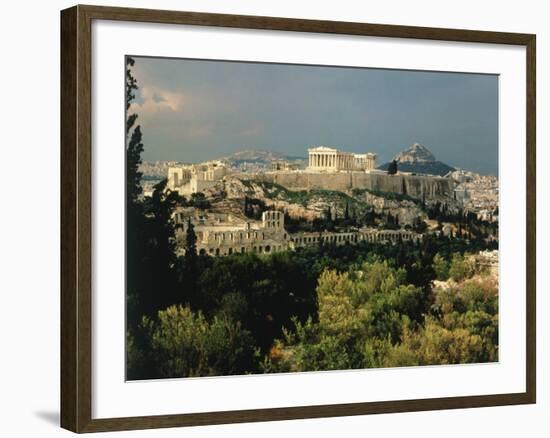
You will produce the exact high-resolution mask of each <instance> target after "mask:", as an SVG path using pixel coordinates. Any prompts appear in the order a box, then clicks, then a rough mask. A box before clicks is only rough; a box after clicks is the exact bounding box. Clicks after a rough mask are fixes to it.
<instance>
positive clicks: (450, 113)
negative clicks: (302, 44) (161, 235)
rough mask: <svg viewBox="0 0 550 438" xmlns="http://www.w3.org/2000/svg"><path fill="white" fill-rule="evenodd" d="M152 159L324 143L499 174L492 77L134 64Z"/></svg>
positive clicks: (300, 149)
mask: <svg viewBox="0 0 550 438" xmlns="http://www.w3.org/2000/svg"><path fill="white" fill-rule="evenodd" d="M135 60H136V63H135V65H134V68H133V74H134V76H135V77H136V79H137V81H138V85H139V87H140V88H139V90H138V92H137V93H136V99H135V102H134V104H133V105H132V107H131V109H130V111H132V112H137V113H138V116H139V118H138V121H139V123H140V124H141V125H142V129H143V137H144V144H145V151H144V154H143V158H144V159H145V160H148V161H157V160H178V161H186V162H198V161H204V160H208V159H213V158H219V157H222V156H226V155H229V154H230V153H232V152H236V151H239V150H243V149H263V150H271V151H277V152H282V153H284V154H287V155H292V156H303V157H305V156H307V148H308V147H311V146H316V145H327V146H332V147H336V148H338V149H342V150H346V151H353V152H376V153H377V154H378V156H379V162H380V163H382V162H385V161H388V160H389V159H391V157H393V156H394V155H395V154H397V153H399V152H401V151H402V150H404V149H406V148H407V147H408V146H410V145H411V144H412V143H415V142H417V143H421V144H422V145H424V146H426V147H427V148H428V149H430V150H431V151H432V152H433V153H434V155H435V156H436V158H437V159H438V160H440V161H443V162H445V163H447V164H450V165H452V166H455V167H461V168H464V169H469V170H474V171H477V172H482V173H493V174H496V173H497V172H498V78H497V77H496V76H492V75H479V74H464V73H434V72H419V71H402V70H379V69H365V68H342V67H318V66H296V65H286V64H261V63H244V62H227V61H201V60H185V59H163V58H142V57H135Z"/></svg>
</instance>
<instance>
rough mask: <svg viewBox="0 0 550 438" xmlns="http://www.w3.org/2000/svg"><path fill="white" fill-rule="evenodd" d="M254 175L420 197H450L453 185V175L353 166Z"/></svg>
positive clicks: (295, 185)
mask: <svg viewBox="0 0 550 438" xmlns="http://www.w3.org/2000/svg"><path fill="white" fill-rule="evenodd" d="M255 179H257V180H259V181H267V182H272V183H276V184H279V185H281V186H283V187H286V188H287V189H289V190H312V189H327V190H337V191H342V192H347V191H350V190H353V189H368V190H374V191H380V192H387V193H399V194H403V195H409V196H412V197H415V198H418V199H422V198H423V197H425V198H438V197H441V198H450V197H452V196H453V189H454V185H453V180H452V179H450V178H443V177H436V176H420V175H407V174H397V175H388V174H387V173H386V172H364V171H353V170H350V171H346V172H335V173H323V172H314V171H313V172H312V171H306V172H293V171H276V172H266V173H262V174H258V175H256V176H255Z"/></svg>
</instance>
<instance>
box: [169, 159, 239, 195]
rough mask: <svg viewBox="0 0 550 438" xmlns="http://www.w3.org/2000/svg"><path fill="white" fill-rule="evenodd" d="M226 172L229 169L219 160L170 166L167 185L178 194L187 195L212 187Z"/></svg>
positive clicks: (227, 172)
mask: <svg viewBox="0 0 550 438" xmlns="http://www.w3.org/2000/svg"><path fill="white" fill-rule="evenodd" d="M227 174H229V169H228V168H227V167H226V166H225V165H224V164H223V163H222V162H220V161H208V162H206V163H201V164H190V165H183V166H171V167H169V168H168V184H167V187H168V189H170V190H172V191H176V192H178V193H179V194H180V195H184V196H189V195H190V194H192V193H196V192H200V191H202V190H205V189H208V188H210V187H213V186H214V185H215V184H216V183H217V182H218V181H219V180H221V179H222V178H223V177H224V176H226V175H227Z"/></svg>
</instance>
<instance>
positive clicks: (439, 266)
mask: <svg viewBox="0 0 550 438" xmlns="http://www.w3.org/2000/svg"><path fill="white" fill-rule="evenodd" d="M433 268H434V271H435V275H436V278H437V279H438V280H442V281H445V280H447V279H448V278H449V264H448V263H447V261H446V260H445V259H444V258H443V257H442V256H441V254H439V253H437V254H436V255H435V256H434V259H433Z"/></svg>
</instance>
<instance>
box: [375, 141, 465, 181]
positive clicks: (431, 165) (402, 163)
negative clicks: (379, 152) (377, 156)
mask: <svg viewBox="0 0 550 438" xmlns="http://www.w3.org/2000/svg"><path fill="white" fill-rule="evenodd" d="M393 159H394V160H395V161H397V170H399V171H401V172H411V173H419V174H420V173H423V174H428V175H439V176H444V175H446V174H448V173H449V172H452V171H454V170H455V168H454V167H452V166H449V165H448V164H445V163H442V162H441V161H437V160H436V159H435V156H434V154H432V152H431V151H430V150H429V149H428V148H427V147H425V146H422V145H421V144H418V143H414V144H413V145H411V146H410V147H409V148H408V149H406V150H404V151H403V152H401V153H400V154H397V155H396V156H395V157H393ZM389 165H390V163H389V162H388V163H384V164H382V165H380V166H378V169H380V170H388V166H389Z"/></svg>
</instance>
